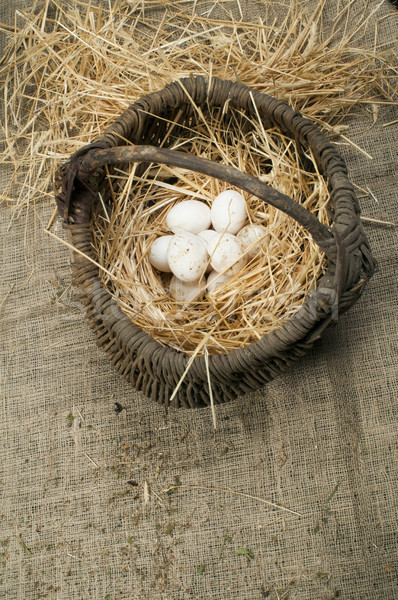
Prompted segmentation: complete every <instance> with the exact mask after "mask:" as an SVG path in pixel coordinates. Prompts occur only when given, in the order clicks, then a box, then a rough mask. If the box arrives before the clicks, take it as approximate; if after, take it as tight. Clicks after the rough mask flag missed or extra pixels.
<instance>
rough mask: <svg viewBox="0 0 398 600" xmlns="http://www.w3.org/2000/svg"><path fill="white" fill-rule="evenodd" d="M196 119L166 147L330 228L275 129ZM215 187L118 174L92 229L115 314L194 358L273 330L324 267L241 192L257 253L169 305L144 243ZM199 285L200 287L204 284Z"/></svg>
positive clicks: (317, 194) (321, 201)
mask: <svg viewBox="0 0 398 600" xmlns="http://www.w3.org/2000/svg"><path fill="white" fill-rule="evenodd" d="M198 112H199V114H198V125H196V126H195V128H194V129H193V130H191V129H189V128H186V130H185V132H184V131H183V132H182V134H181V133H179V137H178V139H177V140H176V141H175V142H174V143H173V144H172V146H171V148H174V149H179V150H184V148H185V147H189V151H190V152H191V153H193V154H194V155H196V156H200V157H202V158H208V159H210V160H212V161H216V162H219V163H223V164H226V165H230V166H235V167H237V168H239V169H240V170H242V171H244V172H246V173H249V174H251V175H254V176H256V177H258V178H259V179H260V180H261V181H263V182H265V183H268V184H270V185H272V186H273V187H275V188H277V189H278V191H281V192H282V193H284V194H286V195H288V196H290V197H291V198H293V199H294V200H295V201H297V202H299V203H301V204H303V205H304V206H305V207H306V208H308V209H309V210H311V211H312V212H313V213H315V214H316V215H317V216H318V218H319V220H320V221H321V222H323V223H328V222H329V221H328V213H327V204H328V199H329V193H328V190H327V185H326V182H325V181H324V179H323V177H322V176H321V175H320V174H319V173H318V171H317V169H316V166H315V163H314V161H313V160H312V157H311V156H310V155H308V156H307V159H308V164H307V165H306V169H304V168H303V166H302V165H301V161H299V159H298V155H297V153H296V148H295V143H294V142H293V141H292V140H290V139H289V138H286V137H285V136H284V135H283V134H282V133H281V132H280V131H279V130H267V131H264V129H263V128H262V126H261V124H259V122H256V121H255V122H253V121H251V120H249V119H247V118H246V117H244V116H243V115H242V114H240V113H239V112H238V111H232V115H231V116H230V117H229V118H228V121H227V122H225V120H224V119H223V115H222V112H221V111H220V110H217V111H213V113H212V114H209V115H206V116H205V115H203V113H202V112H201V111H198ZM245 131H246V132H247V133H246V134H245V133H244V132H245ZM184 133H185V135H184ZM224 189H231V186H228V185H227V184H226V183H224V182H221V181H219V180H217V179H214V178H211V177H208V176H205V175H201V174H200V173H195V172H192V171H189V172H188V171H185V170H183V169H181V168H172V167H165V166H162V167H156V166H154V165H151V166H150V167H148V168H147V170H146V171H145V172H144V173H142V174H138V173H137V170H136V168H135V167H131V168H128V169H127V170H123V169H122V168H117V169H115V170H114V171H113V173H112V174H110V173H108V177H107V178H106V181H105V182H104V184H103V189H102V193H101V200H102V204H101V203H99V206H98V209H99V210H98V213H97V215H96V217H95V218H94V222H93V230H94V245H95V249H96V253H97V260H98V262H99V263H100V264H101V265H103V267H104V270H103V271H102V282H103V284H104V285H105V286H106V287H107V288H108V289H109V290H110V291H111V293H112V294H113V296H114V297H115V298H116V299H117V301H118V304H119V306H120V307H121V309H122V311H123V312H124V313H125V314H127V315H128V316H129V317H130V318H131V319H132V321H133V322H134V323H135V324H136V325H138V326H139V327H141V328H142V329H143V330H144V331H146V332H148V333H150V335H151V336H152V337H153V338H154V339H156V340H157V341H159V342H161V343H163V344H164V345H168V346H170V347H172V348H175V349H177V350H184V351H185V352H186V353H188V354H190V353H193V352H195V353H197V352H198V347H200V348H199V352H198V353H204V352H205V349H206V351H207V352H209V353H210V354H214V353H225V352H229V351H230V350H233V349H237V348H241V347H242V346H245V345H247V344H250V343H252V342H253V341H256V340H258V339H261V337H262V336H264V335H265V334H267V333H269V332H270V331H272V330H274V329H277V328H279V327H280V326H281V324H283V323H284V322H285V321H286V320H287V319H288V318H289V317H290V316H291V315H292V314H294V313H295V312H296V311H297V310H298V309H299V308H300V305H301V303H302V301H303V298H304V296H305V295H306V293H307V292H308V291H309V289H310V288H311V286H313V285H315V284H316V280H317V278H318V277H319V275H320V274H321V273H322V272H323V269H324V266H325V260H324V256H323V254H322V253H321V252H320V250H319V247H318V246H317V245H316V244H315V243H314V242H313V240H312V238H311V237H310V236H309V235H308V233H307V232H306V231H305V230H304V229H303V228H302V227H301V226H300V225H298V224H297V223H296V222H295V221H294V220H293V219H292V218H290V217H288V216H287V215H285V214H284V213H282V212H280V211H278V210H276V209H274V208H273V207H272V206H269V205H268V204H267V203H265V202H264V201H261V200H259V199H258V198H256V197H255V196H249V195H248V194H245V198H246V202H247V205H248V209H249V222H251V223H255V224H256V223H259V224H263V225H264V224H265V225H266V230H267V233H266V235H265V238H264V239H263V240H262V242H261V246H260V249H259V251H258V253H257V254H256V256H255V257H253V258H251V259H250V260H249V262H248V263H247V264H246V266H245V267H244V268H243V269H241V271H240V272H238V273H237V274H235V275H234V276H233V277H232V278H231V279H230V280H229V281H227V282H226V283H224V284H221V285H219V286H217V287H216V288H215V289H214V290H213V291H212V292H211V294H205V296H204V297H203V299H202V300H201V301H197V302H194V303H176V302H175V300H173V299H172V298H171V297H170V296H169V294H168V284H169V281H170V276H169V275H167V274H161V273H160V272H158V271H156V269H154V268H153V267H152V266H151V264H150V263H149V260H148V251H149V248H150V246H151V243H152V242H153V241H154V240H155V239H156V237H157V236H159V235H165V234H168V233H170V232H169V231H168V229H167V227H166V224H165V219H166V215H167V212H168V211H169V210H170V208H171V207H172V206H174V205H175V204H177V203H179V202H181V201H183V200H187V199H192V198H194V199H198V200H201V201H203V202H205V203H207V204H209V205H211V202H212V199H213V198H215V196H216V195H218V194H219V193H220V192H221V191H223V190H224ZM105 199H106V200H105ZM202 284H203V287H204V288H205V287H206V280H205V278H203V280H202Z"/></svg>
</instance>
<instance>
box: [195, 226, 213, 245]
mask: <svg viewBox="0 0 398 600" xmlns="http://www.w3.org/2000/svg"><path fill="white" fill-rule="evenodd" d="M216 235H217V231H214V229H205V230H204V231H201V232H200V233H198V236H199V237H200V238H201V239H202V240H204V242H205V244H206V248H207V246H208V245H209V242H211V240H213V239H214V238H215V236H216Z"/></svg>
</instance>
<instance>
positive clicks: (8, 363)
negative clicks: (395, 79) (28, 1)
mask: <svg viewBox="0 0 398 600" xmlns="http://www.w3.org/2000/svg"><path fill="white" fill-rule="evenodd" d="M21 4H22V3H20V4H18V3H17V2H14V3H13V4H12V5H11V4H10V5H9V6H3V7H0V21H6V20H7V21H9V22H11V21H12V19H13V15H14V10H15V8H17V7H18V6H20V5H21ZM211 4H212V3H209V5H210V6H211ZM263 4H264V3H261V2H254V1H253V2H250V1H247V2H243V1H242V0H241V2H240V5H241V8H242V10H243V11H246V16H250V17H251V18H257V16H258V14H261V11H262V10H263ZM355 5H356V8H357V10H358V11H361V10H367V11H369V12H371V11H372V10H375V15H374V17H373V18H372V19H371V20H370V26H369V30H368V31H367V33H366V36H367V37H366V40H367V43H368V44H372V43H373V36H374V30H375V23H376V21H379V24H378V26H377V28H378V36H379V38H378V40H379V43H384V42H386V43H387V42H388V43H391V42H393V40H394V39H396V38H397V31H398V12H397V11H395V12H394V9H393V8H392V7H391V6H390V5H388V4H387V3H384V4H381V5H380V6H379V3H378V2H375V1H373V0H372V1H371V2H368V3H365V2H362V0H356V1H355ZM335 10H336V7H335V3H334V2H331V1H328V2H326V7H325V15H327V18H329V19H332V18H333V14H334V11H335ZM235 11H238V7H237V6H235ZM237 14H238V13H237ZM282 14H283V12H282V9H281V15H282ZM381 17H384V18H383V19H382V20H380V19H381ZM3 41H4V40H3ZM397 118H398V117H397V108H396V107H394V106H388V107H384V108H382V109H380V111H379V115H378V121H377V123H376V124H375V125H373V126H372V121H373V117H372V116H371V115H369V117H368V120H366V114H365V113H364V111H361V112H360V113H358V114H356V115H352V116H351V117H350V118H349V119H348V120H347V121H346V122H347V123H348V124H349V126H350V129H349V137H350V138H351V139H352V140H353V141H354V142H355V143H357V144H358V145H359V146H360V147H361V148H363V149H364V150H366V152H368V153H369V154H370V155H371V156H372V157H373V160H369V159H367V158H365V157H364V156H363V155H361V154H359V153H358V152H356V151H355V150H354V149H353V148H351V147H348V146H340V148H341V151H342V152H343V154H344V157H345V158H346V160H347V163H348V167H349V171H350V177H351V179H352V181H353V182H354V183H356V184H357V185H359V186H361V187H362V188H364V189H367V188H369V189H370V190H371V192H372V194H373V195H374V196H375V197H376V198H377V200H378V203H377V202H376V201H375V200H374V198H372V196H371V195H369V196H366V197H365V196H364V197H362V198H361V200H360V202H361V206H362V210H363V214H364V215H365V216H367V217H370V218H374V219H381V220H385V221H397V204H398V197H397V189H398V186H397V183H398V181H397V179H398V177H397V150H398V144H397V138H398V126H397V124H395V125H394V124H392V125H388V126H383V125H385V124H387V123H391V122H393V121H396V120H397ZM2 177H3V181H5V178H6V177H7V172H5V171H4V172H3V176H2ZM51 211H52V208H50V207H43V208H37V209H36V210H35V211H29V212H28V213H27V214H25V213H24V214H22V215H21V217H20V218H19V219H18V220H17V221H15V222H14V223H13V225H12V227H10V228H9V223H10V216H11V208H7V207H6V206H5V205H2V206H1V229H2V235H1V241H2V258H1V260H2V270H1V273H2V277H1V281H0V303H1V301H2V300H3V298H5V301H4V303H3V304H2V306H1V309H0V317H1V321H2V324H1V332H2V344H1V397H2V404H1V411H2V412H1V421H0V422H1V430H2V434H1V450H0V452H1V454H0V465H1V466H0V486H1V503H0V565H1V567H0V572H1V574H0V581H1V584H0V590H1V591H2V597H4V598H6V599H7V600H22V599H24V600H25V599H26V600H38V599H39V598H49V599H57V600H75V599H76V600H77V599H79V600H81V599H87V600H89V599H90V600H92V599H95V600H106V599H108V600H113V599H115V600H116V599H123V600H124V599H125V600H141V599H148V600H149V599H150V600H169V599H173V600H174V599H175V600H190V599H195V600H199V599H202V598H203V599H205V600H232V599H236V598H238V599H242V600H261V599H263V598H268V599H269V600H276V599H278V598H281V599H282V598H285V599H287V598H289V600H332V599H333V598H336V599H337V598H340V599H342V600H363V599H365V600H366V599H369V600H370V599H372V600H395V599H396V598H397V597H398V586H397V569H398V561H397V540H396V532H397V524H396V511H397V501H396V495H397V494H396V490H397V479H398V478H397V473H396V464H394V456H395V460H396V450H397V390H398V384H397V366H396V363H397V350H398V343H397V322H396V321H397V294H396V275H397V267H398V261H397V257H398V245H397V230H396V229H394V228H388V227H383V226H380V225H375V224H367V225H366V227H367V229H366V231H367V234H368V236H369V239H370V242H371V244H372V248H373V250H374V254H375V257H376V259H377V261H378V263H379V270H378V272H377V273H376V275H375V277H374V278H373V279H372V281H371V282H370V284H369V286H368V288H367V290H366V292H365V294H364V296H363V298H362V299H361V300H360V302H359V303H358V304H357V305H355V306H354V307H353V308H352V309H351V310H350V311H349V312H348V313H347V314H346V315H344V316H343V318H342V319H341V321H340V322H339V323H338V325H337V326H336V327H334V328H333V329H329V330H328V331H327V332H326V334H325V335H324V337H323V338H322V340H321V342H320V343H318V344H317V345H316V347H315V349H314V350H313V351H312V352H311V353H310V354H309V355H308V356H307V357H306V358H304V359H303V360H302V361H301V362H300V363H299V364H298V365H297V366H295V367H294V368H292V369H291V370H290V371H288V372H287V373H286V374H284V375H283V376H281V377H279V378H278V379H277V380H276V381H274V382H272V383H270V384H269V385H268V386H266V387H265V388H264V389H262V390H260V391H259V392H258V393H255V394H251V395H250V396H245V397H242V398H240V399H239V400H237V401H236V402H233V403H231V404H228V405H226V406H224V407H220V408H218V409H217V430H216V431H213V429H212V420H211V414H210V412H209V411H208V410H198V411H183V410H182V411H178V412H176V411H170V412H169V414H168V415H165V413H164V411H163V410H162V409H161V408H159V407H158V406H156V405H154V404H153V403H151V402H149V401H148V400H147V399H146V398H145V397H143V396H142V395H141V394H138V393H136V392H135V391H134V390H132V388H131V387H129V386H128V385H127V384H126V383H125V382H124V381H123V380H122V379H120V378H119V376H118V375H117V374H116V373H115V372H114V370H113V368H112V366H111V365H110V364H109V363H108V361H107V359H106V357H105V355H104V354H103V353H102V352H101V351H100V350H99V349H97V347H96V345H95V343H94V339H93V337H92V334H91V331H90V329H89V327H88V325H87V323H86V321H85V319H84V314H83V311H82V309H81V307H80V305H79V303H78V296H77V295H76V294H74V293H73V292H72V291H71V290H69V291H67V292H66V294H65V295H64V296H63V297H62V299H61V300H60V301H58V297H59V296H60V295H61V294H62V292H63V291H64V290H65V289H66V288H67V286H68V285H69V282H70V266H69V254H68V250H67V249H66V248H64V247H62V246H60V245H59V244H57V243H56V242H54V241H52V240H50V239H49V238H48V236H46V235H45V234H44V233H43V229H44V227H45V226H46V224H47V221H48V218H49V216H50V214H51ZM55 233H57V234H58V235H63V233H62V228H61V224H60V223H57V224H56V226H55ZM115 402H116V403H118V404H120V406H119V407H118V409H117V410H118V411H119V412H117V410H115ZM120 409H122V410H121V411H120ZM262 500H265V501H268V502H271V503H274V504H277V505H281V506H282V507H285V508H288V509H290V511H293V512H286V511H284V510H281V509H278V508H276V507H273V506H271V505H269V504H266V503H264V502H262ZM294 513H299V514H294Z"/></svg>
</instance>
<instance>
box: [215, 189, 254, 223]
mask: <svg viewBox="0 0 398 600" xmlns="http://www.w3.org/2000/svg"><path fill="white" fill-rule="evenodd" d="M246 219H247V208H246V202H245V199H244V197H243V196H242V194H239V192H235V190H225V191H224V192H221V194H218V196H216V197H215V198H214V200H213V203H212V205H211V222H212V223H213V227H214V229H215V230H216V231H219V232H224V231H225V232H228V233H237V232H238V231H239V230H240V229H242V227H243V225H244V224H245V222H246Z"/></svg>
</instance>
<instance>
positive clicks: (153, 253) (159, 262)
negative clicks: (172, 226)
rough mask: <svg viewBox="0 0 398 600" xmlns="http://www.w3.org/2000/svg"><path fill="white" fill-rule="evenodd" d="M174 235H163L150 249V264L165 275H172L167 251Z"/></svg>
mask: <svg viewBox="0 0 398 600" xmlns="http://www.w3.org/2000/svg"><path fill="white" fill-rule="evenodd" d="M172 237H174V236H172V235H162V236H161V237H158V238H156V240H155V241H154V242H152V244H151V247H150V249H149V262H150V263H151V265H152V266H153V267H155V269H158V271H162V272H163V273H171V269H170V267H169V262H168V260H167V250H168V248H169V242H170V240H171V238H172Z"/></svg>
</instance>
